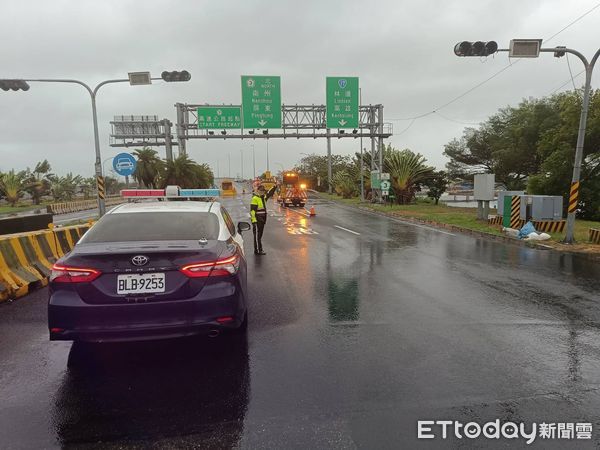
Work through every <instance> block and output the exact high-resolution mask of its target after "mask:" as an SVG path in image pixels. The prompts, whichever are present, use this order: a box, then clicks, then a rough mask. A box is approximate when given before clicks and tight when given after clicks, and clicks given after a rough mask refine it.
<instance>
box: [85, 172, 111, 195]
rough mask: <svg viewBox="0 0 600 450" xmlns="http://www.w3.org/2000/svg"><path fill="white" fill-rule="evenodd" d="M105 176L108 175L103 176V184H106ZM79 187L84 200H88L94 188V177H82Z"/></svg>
mask: <svg viewBox="0 0 600 450" xmlns="http://www.w3.org/2000/svg"><path fill="white" fill-rule="evenodd" d="M106 178H108V177H105V179H104V183H105V184H106ZM80 187H81V192H83V198H84V200H88V199H89V198H91V197H92V194H93V193H94V191H95V190H96V178H94V177H88V178H83V180H82V182H81V186H80ZM107 191H108V190H107Z"/></svg>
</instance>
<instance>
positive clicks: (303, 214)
mask: <svg viewBox="0 0 600 450" xmlns="http://www.w3.org/2000/svg"><path fill="white" fill-rule="evenodd" d="M288 211H290V212H294V213H296V214H300V215H301V216H304V217H310V214H309V213H305V212H301V211H296V210H295V209H288Z"/></svg>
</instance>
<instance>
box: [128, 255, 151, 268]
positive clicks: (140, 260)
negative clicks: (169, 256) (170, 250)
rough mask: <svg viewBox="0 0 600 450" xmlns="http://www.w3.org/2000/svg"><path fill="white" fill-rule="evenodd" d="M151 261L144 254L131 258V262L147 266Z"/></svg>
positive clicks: (135, 264)
mask: <svg viewBox="0 0 600 450" xmlns="http://www.w3.org/2000/svg"><path fill="white" fill-rule="evenodd" d="M148 261H150V258H148V257H147V256H144V255H137V256H134V257H133V258H131V264H133V265H134V266H145V265H146V264H148Z"/></svg>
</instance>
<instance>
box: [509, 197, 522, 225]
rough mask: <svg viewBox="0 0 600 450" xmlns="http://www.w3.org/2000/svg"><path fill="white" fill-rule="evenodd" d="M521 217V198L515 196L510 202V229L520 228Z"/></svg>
mask: <svg viewBox="0 0 600 450" xmlns="http://www.w3.org/2000/svg"><path fill="white" fill-rule="evenodd" d="M520 216H521V197H519V196H518V195H513V197H512V199H511V201H510V228H517V227H519V222H520V220H521V219H520Z"/></svg>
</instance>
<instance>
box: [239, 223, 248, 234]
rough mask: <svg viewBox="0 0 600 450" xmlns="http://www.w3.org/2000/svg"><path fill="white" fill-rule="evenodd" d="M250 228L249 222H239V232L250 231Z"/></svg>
mask: <svg viewBox="0 0 600 450" xmlns="http://www.w3.org/2000/svg"><path fill="white" fill-rule="evenodd" d="M249 229H250V224H249V223H248V222H238V232H239V233H241V232H242V231H248V230H249Z"/></svg>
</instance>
